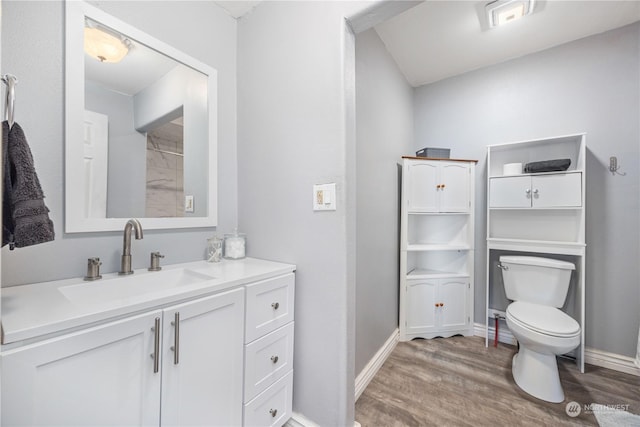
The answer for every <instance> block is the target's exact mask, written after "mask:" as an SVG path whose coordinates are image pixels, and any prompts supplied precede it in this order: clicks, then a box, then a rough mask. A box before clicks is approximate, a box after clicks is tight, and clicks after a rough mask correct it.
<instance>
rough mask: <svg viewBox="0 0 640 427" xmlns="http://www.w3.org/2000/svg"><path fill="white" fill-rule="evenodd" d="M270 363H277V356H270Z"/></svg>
mask: <svg viewBox="0 0 640 427" xmlns="http://www.w3.org/2000/svg"><path fill="white" fill-rule="evenodd" d="M271 361H272V362H273V363H274V364H276V363H278V356H271Z"/></svg>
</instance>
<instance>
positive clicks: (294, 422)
mask: <svg viewBox="0 0 640 427" xmlns="http://www.w3.org/2000/svg"><path fill="white" fill-rule="evenodd" d="M284 425H285V426H286V427H320V426H319V425H318V424H316V423H314V422H313V421H311V420H310V419H309V418H307V417H305V416H304V415H302V414H300V413H298V412H294V413H293V415H292V416H291V418H289V421H287V422H286V423H284Z"/></svg>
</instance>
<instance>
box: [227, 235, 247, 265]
mask: <svg viewBox="0 0 640 427" xmlns="http://www.w3.org/2000/svg"><path fill="white" fill-rule="evenodd" d="M246 243H247V239H246V235H245V234H244V233H238V231H237V230H236V231H234V232H233V233H231V234H225V235H224V257H225V258H227V259H241V258H244V257H245V255H246Z"/></svg>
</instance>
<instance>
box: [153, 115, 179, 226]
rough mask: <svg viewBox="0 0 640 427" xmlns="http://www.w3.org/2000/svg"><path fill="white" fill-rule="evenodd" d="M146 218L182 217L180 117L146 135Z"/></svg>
mask: <svg viewBox="0 0 640 427" xmlns="http://www.w3.org/2000/svg"><path fill="white" fill-rule="evenodd" d="M146 189H147V191H146V203H145V215H146V216H147V217H150V218H166V217H181V216H184V131H183V120H182V117H179V118H178V119H175V120H172V121H170V122H167V123H164V124H162V125H160V126H158V127H156V128H154V129H152V130H150V131H149V132H147V186H146Z"/></svg>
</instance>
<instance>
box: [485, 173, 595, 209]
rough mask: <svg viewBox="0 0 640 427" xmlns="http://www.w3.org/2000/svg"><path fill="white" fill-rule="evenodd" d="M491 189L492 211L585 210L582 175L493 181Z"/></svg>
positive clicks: (529, 176) (567, 174)
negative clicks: (581, 207)
mask: <svg viewBox="0 0 640 427" xmlns="http://www.w3.org/2000/svg"><path fill="white" fill-rule="evenodd" d="M489 187H490V188H489V196H490V197H489V207H490V208H562V207H570V208H571V207H580V206H582V197H581V195H582V174H581V173H580V172H577V173H547V174H541V175H523V176H504V177H493V178H491V179H490V180H489Z"/></svg>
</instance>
